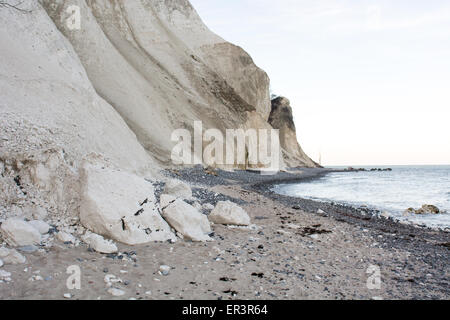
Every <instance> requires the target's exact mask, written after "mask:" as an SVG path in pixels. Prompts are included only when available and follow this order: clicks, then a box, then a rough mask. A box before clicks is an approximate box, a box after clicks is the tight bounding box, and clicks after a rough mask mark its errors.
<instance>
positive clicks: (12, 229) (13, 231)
mask: <svg viewBox="0 0 450 320" xmlns="http://www.w3.org/2000/svg"><path fill="white" fill-rule="evenodd" d="M0 232H1V234H2V236H3V239H4V240H5V241H6V243H8V244H9V245H10V246H13V247H20V246H29V245H34V244H40V242H41V233H40V232H39V231H38V230H37V229H36V228H35V227H33V226H32V225H31V224H29V223H28V222H26V221H24V220H20V219H15V218H11V219H8V220H6V221H4V222H3V223H2V224H1V226H0Z"/></svg>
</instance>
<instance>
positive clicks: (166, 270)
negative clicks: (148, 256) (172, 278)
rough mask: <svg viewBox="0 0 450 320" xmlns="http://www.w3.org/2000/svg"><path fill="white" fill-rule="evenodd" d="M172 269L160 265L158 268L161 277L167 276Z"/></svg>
mask: <svg viewBox="0 0 450 320" xmlns="http://www.w3.org/2000/svg"><path fill="white" fill-rule="evenodd" d="M171 269H172V268H171V267H169V266H166V265H162V266H160V267H159V272H160V273H161V274H162V275H163V276H168V275H169V273H170V270H171Z"/></svg>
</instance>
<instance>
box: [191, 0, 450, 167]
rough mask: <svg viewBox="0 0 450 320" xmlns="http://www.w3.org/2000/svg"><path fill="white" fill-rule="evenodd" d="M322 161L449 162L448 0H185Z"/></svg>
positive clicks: (449, 33) (303, 141)
mask: <svg viewBox="0 0 450 320" xmlns="http://www.w3.org/2000/svg"><path fill="white" fill-rule="evenodd" d="M191 3H192V4H193V5H194V7H195V8H196V9H197V11H198V12H199V14H200V16H201V17H202V19H203V21H204V22H205V23H206V24H207V25H208V26H209V27H210V28H211V29H212V30H213V31H214V32H216V33H217V34H219V35H220V36H222V37H223V38H224V39H226V40H228V41H230V42H232V43H234V44H237V45H239V46H241V47H243V48H244V49H245V50H246V51H247V52H249V53H250V55H251V56H252V57H253V59H254V60H255V63H256V64H257V65H258V66H260V67H261V68H262V69H264V70H265V71H266V72H267V73H268V74H269V77H270V78H271V84H272V90H273V91H274V93H277V94H280V95H283V96H286V97H287V98H289V100H290V101H291V105H292V107H293V109H294V118H295V119H294V120H295V123H296V125H297V131H298V132H297V135H298V138H299V141H300V143H301V145H302V147H303V149H304V150H305V151H306V152H307V153H308V154H309V155H310V156H311V157H312V158H313V159H314V160H318V156H319V153H320V152H321V153H322V163H323V164H325V165H382V164H387V165H395V164H450V1H448V0H426V1H425V0H396V1H393V0H389V1H388V0H386V1H384V0H379V1H374V0H371V1H370V0H347V1H339V0H308V1H306V0H277V1H273V0H226V1H224V0H191Z"/></svg>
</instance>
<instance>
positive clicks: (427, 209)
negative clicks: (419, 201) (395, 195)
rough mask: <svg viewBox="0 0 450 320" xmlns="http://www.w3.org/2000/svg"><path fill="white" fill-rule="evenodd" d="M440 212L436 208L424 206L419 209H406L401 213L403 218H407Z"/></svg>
mask: <svg viewBox="0 0 450 320" xmlns="http://www.w3.org/2000/svg"><path fill="white" fill-rule="evenodd" d="M439 213H441V211H440V210H439V208H438V207H436V206H433V205H429V204H424V205H423V206H422V208H420V209H414V208H408V209H406V210H405V211H404V212H403V216H408V215H410V214H439Z"/></svg>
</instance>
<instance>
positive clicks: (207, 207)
mask: <svg viewBox="0 0 450 320" xmlns="http://www.w3.org/2000/svg"><path fill="white" fill-rule="evenodd" d="M202 208H203V210H206V211H212V210H214V206H213V205H212V204H211V203H205V204H203V206H202Z"/></svg>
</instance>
